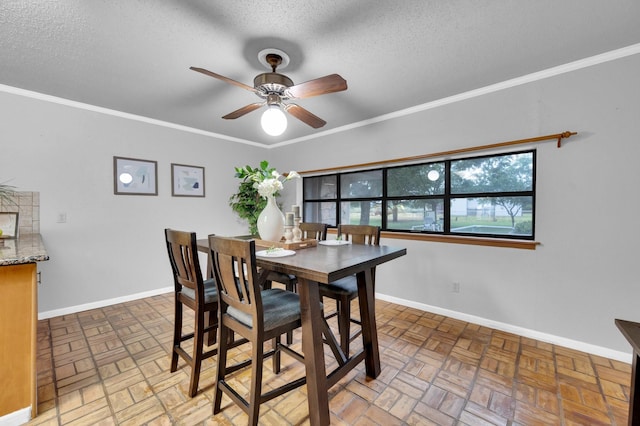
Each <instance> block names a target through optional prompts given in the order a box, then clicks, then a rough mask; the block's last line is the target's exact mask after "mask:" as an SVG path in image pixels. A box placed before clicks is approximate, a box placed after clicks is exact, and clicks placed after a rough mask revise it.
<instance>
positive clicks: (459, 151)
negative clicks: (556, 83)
mask: <svg viewBox="0 0 640 426" xmlns="http://www.w3.org/2000/svg"><path fill="white" fill-rule="evenodd" d="M577 134H578V133H577V132H568V131H567V132H562V133H556V134H554V135H547V136H538V137H536V138H528V139H520V140H516V141H508V142H499V143H493V144H489V145H478V146H472V147H470V148H460V149H452V150H451V151H442V152H434V153H432V154H422V155H415V156H413V157H402V158H396V159H392V160H383V161H373V162H371V163H361V164H352V165H350V166H340V167H328V168H326V169H316V170H305V171H303V172H298V173H300V174H311V173H321V172H332V171H336V170H344V169H359V168H368V167H372V166H379V165H382V164H390V163H405V162H410V161H415V160H424V159H426V158H433V157H444V156H447V155H454V154H462V153H465V152H473V151H482V150H485V149H491V148H501V147H504V146H511V145H521V144H525V143H531V142H541V141H547V140H557V141H558V148H560V146H561V145H562V139H566V138H569V137H571V136H573V135H577Z"/></svg>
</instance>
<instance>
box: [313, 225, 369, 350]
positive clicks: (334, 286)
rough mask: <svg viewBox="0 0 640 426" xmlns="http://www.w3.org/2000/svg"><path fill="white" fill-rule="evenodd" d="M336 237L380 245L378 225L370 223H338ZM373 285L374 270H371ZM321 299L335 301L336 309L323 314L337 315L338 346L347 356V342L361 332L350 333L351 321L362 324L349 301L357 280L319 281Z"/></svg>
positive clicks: (328, 317)
mask: <svg viewBox="0 0 640 426" xmlns="http://www.w3.org/2000/svg"><path fill="white" fill-rule="evenodd" d="M338 237H341V238H342V239H343V240H348V241H351V243H352V244H371V245H376V246H377V245H380V227H379V226H372V225H342V224H340V225H338ZM372 275H373V283H374V285H375V278H376V275H375V270H374V271H373V274H372ZM318 288H319V290H320V297H321V299H322V298H324V297H327V298H329V299H333V300H335V302H336V310H335V311H334V312H332V313H329V314H328V315H326V316H325V319H327V320H328V319H330V318H333V317H335V316H337V317H338V332H339V333H340V347H341V348H342V351H343V352H344V353H345V355H347V356H349V343H351V341H353V339H355V338H356V337H358V336H359V335H360V334H361V333H362V328H360V329H359V330H358V331H357V332H356V333H354V334H353V335H351V326H350V325H351V323H354V324H358V325H360V326H362V323H361V322H360V321H359V320H357V319H355V318H351V301H352V300H353V299H355V298H356V297H358V280H357V277H356V276H355V275H350V276H348V277H344V278H341V279H339V280H336V281H333V282H331V283H329V284H324V283H319V284H318Z"/></svg>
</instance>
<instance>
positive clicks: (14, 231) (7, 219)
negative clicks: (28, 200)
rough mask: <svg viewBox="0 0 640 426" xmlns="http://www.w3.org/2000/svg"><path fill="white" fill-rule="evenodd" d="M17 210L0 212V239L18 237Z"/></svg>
mask: <svg viewBox="0 0 640 426" xmlns="http://www.w3.org/2000/svg"><path fill="white" fill-rule="evenodd" d="M18 219H19V214H18V212H0V229H1V230H2V235H0V239H3V240H4V239H15V238H18Z"/></svg>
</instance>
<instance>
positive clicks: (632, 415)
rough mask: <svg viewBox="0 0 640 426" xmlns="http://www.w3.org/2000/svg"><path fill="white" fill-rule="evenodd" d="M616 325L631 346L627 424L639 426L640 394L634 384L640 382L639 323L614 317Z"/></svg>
mask: <svg viewBox="0 0 640 426" xmlns="http://www.w3.org/2000/svg"><path fill="white" fill-rule="evenodd" d="M616 326H617V327H618V329H620V331H621V332H622V335H623V336H624V337H625V338H626V339H627V341H628V342H629V344H631V347H632V348H633V367H632V369H631V394H630V395H629V425H630V426H640V394H638V393H637V392H636V384H638V383H640V377H639V376H638V374H639V373H640V371H639V370H638V369H637V366H638V357H639V356H640V323H637V322H631V321H625V320H621V319H616Z"/></svg>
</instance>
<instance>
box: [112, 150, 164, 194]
mask: <svg viewBox="0 0 640 426" xmlns="http://www.w3.org/2000/svg"><path fill="white" fill-rule="evenodd" d="M113 193H114V194H116V195H158V162H157V161H152V160H142V159H139V158H127V157H113Z"/></svg>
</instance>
